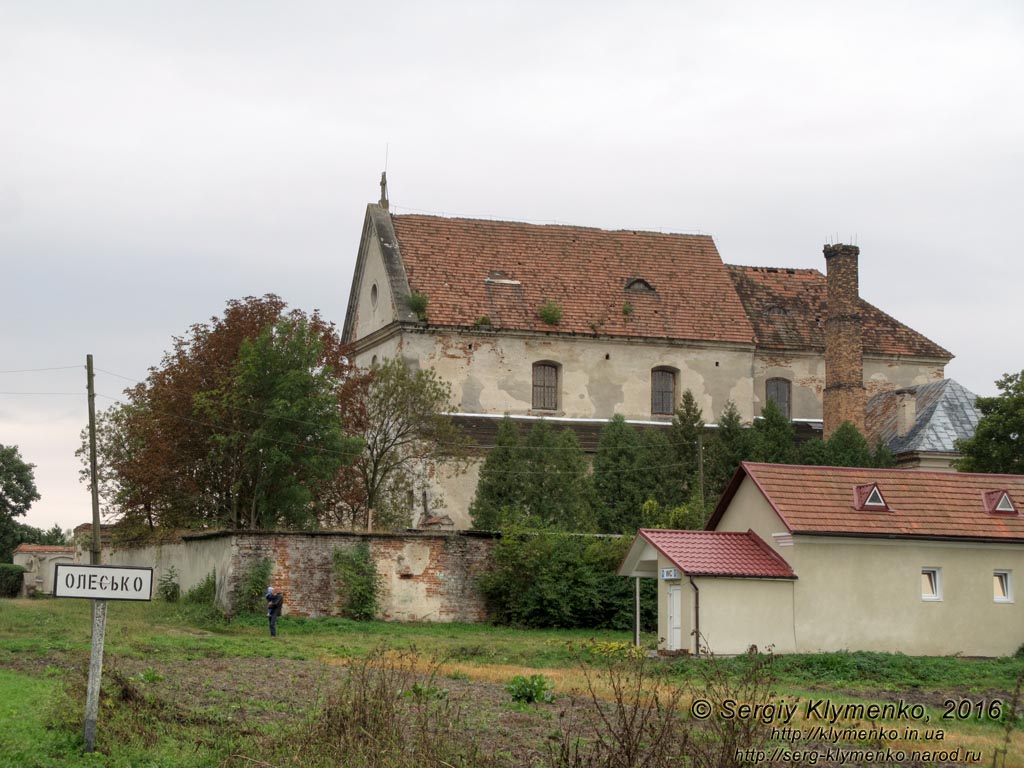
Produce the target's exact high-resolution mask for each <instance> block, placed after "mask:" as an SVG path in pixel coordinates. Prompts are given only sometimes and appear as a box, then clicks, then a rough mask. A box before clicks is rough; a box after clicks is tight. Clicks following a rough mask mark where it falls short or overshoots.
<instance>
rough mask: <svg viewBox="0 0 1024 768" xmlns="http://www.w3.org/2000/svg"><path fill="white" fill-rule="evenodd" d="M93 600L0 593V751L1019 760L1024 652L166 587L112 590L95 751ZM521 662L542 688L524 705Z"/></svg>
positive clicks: (389, 760) (237, 759)
mask: <svg viewBox="0 0 1024 768" xmlns="http://www.w3.org/2000/svg"><path fill="white" fill-rule="evenodd" d="M90 607H91V606H90V603H89V602H88V601H77V600H31V601H18V600H15V601H11V600H3V601H0V715H2V717H0V720H2V723H3V725H2V726H0V766H8V765H9V766H18V768H34V767H35V766H39V767H40V768H48V767H49V766H79V765H81V766H111V767H114V766H117V767H120V766H126V767H127V766H133V767H134V766H138V767H139V768H150V767H151V766H153V767H155V766H160V767H161V768H164V767H169V768H174V767H176V766H211V767H213V766H216V767H218V768H220V767H221V766H223V767H224V768H227V767H229V766H243V765H244V766H250V767H251V766H285V765H288V766H292V765H302V766H319V765H323V766H328V765H331V766H335V765H345V766H368V767H369V766H374V767H379V768H397V767H398V766H405V765H410V766H411V765H437V766H444V765H449V766H482V767H484V768H487V767H488V766H518V765H532V766H538V768H562V767H563V766H564V767H565V768H588V767H589V766H594V767H595V768H596V766H603V765H640V764H642V763H641V760H647V763H646V764H647V765H650V766H654V767H656V766H661V765H665V766H668V765H673V766H687V765H690V766H694V768H703V767H704V766H712V765H745V764H751V765H752V764H755V763H758V762H760V764H778V765H782V764H787V765H807V764H817V765H840V764H846V765H855V764H858V763H857V762H854V761H851V759H848V758H849V757H850V755H849V754H841V753H839V752H838V751H837V750H839V749H854V750H866V751H872V750H878V749H884V748H888V749H889V750H894V751H895V752H898V751H899V750H903V751H904V753H905V755H904V756H903V758H902V759H899V760H895V759H894V760H889V761H885V760H879V759H874V758H872V764H874V765H901V766H915V765H947V764H975V765H983V766H991V765H993V764H995V765H1005V766H1024V738H1022V734H1021V733H1020V732H1019V731H1018V730H1017V728H1015V727H1013V725H1014V724H1013V723H1012V721H1011V722H1007V713H1009V712H1010V711H1011V709H1012V706H1011V701H1012V700H1013V699H1014V696H1015V689H1016V688H1017V687H1018V681H1019V680H1020V678H1021V676H1022V675H1024V660H1022V659H1017V658H1012V659H965V658H920V657H907V656H901V655H889V654H872V653H834V654H817V655H792V656H783V657H776V658H770V657H764V656H761V657H756V658H753V657H752V658H737V659H715V660H701V661H697V660H693V659H671V660H650V659H644V660H640V661H637V660H631V658H630V653H629V640H630V637H629V635H628V633H622V632H618V633H616V632H568V631H527V630H515V629H509V628H500V627H492V626H487V625H436V624H421V625H411V624H387V623H382V622H365V623H363V622H352V621H346V620H341V619H325V620H316V621H313V620H303V619H293V618H289V617H285V618H284V619H282V620H281V623H280V636H279V637H278V638H276V639H271V638H270V637H268V636H267V629H266V621H265V619H264V618H263V617H258V616H257V617H252V618H247V619H240V620H236V621H234V622H231V623H225V622H223V621H222V620H220V619H219V618H218V617H216V616H215V615H214V614H211V613H210V612H209V611H208V610H205V609H203V608H201V607H196V606H188V605H185V604H167V603H163V602H159V601H157V602H153V603H127V602H111V603H109V604H108V619H107V637H106V643H105V667H104V680H103V682H104V685H103V693H102V696H101V708H100V718H99V724H98V733H97V747H98V750H97V752H96V753H94V754H92V755H83V754H82V735H81V731H82V718H83V715H84V706H85V681H86V674H87V670H88V653H89V647H90V631H91V619H90ZM651 640H652V641H653V638H652V639H651ZM517 677H519V678H521V680H519V681H518V683H517V685H518V687H513V689H512V690H514V691H515V692H516V693H517V694H520V698H528V696H525V695H524V691H525V692H526V693H529V692H530V688H531V687H530V686H529V685H527V684H528V683H530V682H532V683H534V686H533V689H534V690H533V692H534V693H537V694H538V696H539V699H540V700H539V701H537V702H532V703H531V702H526V701H516V700H515V699H514V697H513V694H512V693H510V692H509V690H508V687H509V686H510V683H512V682H513V680H514V679H515V678H517ZM655 697H656V700H655ZM547 699H551V700H550V701H547ZM698 702H704V703H706V704H707V705H708V706H710V708H711V709H710V713H711V716H710V717H709V718H708V719H707V720H704V721H700V720H698V718H697V717H693V716H692V714H691V713H693V712H696V713H697V714H698V715H700V714H702V713H701V712H700V710H699V709H695V707H698ZM993 702H1000V704H993ZM870 703H876V704H878V705H886V704H888V705H891V706H890V708H889V709H887V710H881V709H880V710H879V711H878V712H874V711H872V710H865V709H857V707H860V705H867V704H870ZM743 704H748V705H750V706H751V711H750V712H747V711H745V710H742V709H741V706H742V705H743ZM755 704H760V705H761V707H760V708H759V709H757V710H753V705H755ZM845 705H853V707H854V708H852V709H844V710H843V711H842V713H841V714H839V715H835V716H833V714H832V713H833V711H834V710H830V709H829V708H828V707H829V706H832V707H838V708H842V707H844V706H845ZM787 711H791V713H792V714H791V716H790V717H789V718H786V719H785V720H784V719H783V716H784V714H785V713H786V712H787ZM676 715H678V716H676ZM785 728H789V729H790V730H789V731H788V732H787V731H786V730H785ZM819 728H820V729H821V730H815V729H819ZM829 728H834V729H835V730H832V731H829V730H828V729H829ZM773 729H775V731H774V733H773ZM857 731H860V732H857ZM797 732H799V733H797ZM940 735H941V736H942V738H941V740H940V738H939V736H940ZM758 750H763V751H764V753H765V754H764V755H761V754H759V753H758ZM953 750H959V753H956V754H954V755H953V757H955V758H959V759H956V760H950V759H946V760H945V761H943V759H942V756H941V755H938V756H936V755H931V754H929V753H931V752H951V751H953ZM967 750H970V751H971V753H972V754H971V755H969V756H968V755H967V754H966V751H967ZM1004 750H1005V751H1006V754H1005V759H1004V756H1003V754H1002V753H1003V751H1004ZM798 752H803V753H804V754H802V755H797V754H794V753H798ZM915 752H919V753H922V754H920V755H915V754H914V753H915ZM726 753H728V754H726ZM723 755H725V756H724V757H723ZM737 755H739V756H737ZM853 757H857V755H853ZM964 757H970V758H971V760H969V761H965V760H964V759H963V758H964ZM762 758H763V759H762ZM772 758H774V761H775V762H774V763H772V762H771V761H772ZM630 761H632V762H630ZM812 761H813V762H812ZM994 761H995V762H994Z"/></svg>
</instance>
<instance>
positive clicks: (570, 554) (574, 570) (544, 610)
mask: <svg viewBox="0 0 1024 768" xmlns="http://www.w3.org/2000/svg"><path fill="white" fill-rule="evenodd" d="M629 545H630V539H629V538H627V537H604V536H601V537H598V536H585V535H577V534H569V533H553V532H527V531H522V530H520V531H516V530H513V529H506V530H505V532H504V535H503V536H502V538H501V541H499V542H498V544H497V546H496V547H495V549H494V557H493V567H492V568H491V570H490V571H489V572H488V573H486V574H484V575H483V576H482V577H481V578H480V588H481V591H482V592H483V594H484V598H485V599H486V601H487V605H488V609H489V611H490V614H491V618H492V619H493V620H494V621H496V622H498V623H499V624H512V625H517V626H524V627H535V628H542V627H562V628H566V629H573V628H579V629H630V628H632V626H633V580H632V579H626V578H623V577H622V576H619V575H618V574H617V573H616V570H617V569H618V567H619V564H620V563H621V562H622V558H623V557H624V556H625V553H626V550H627V549H628V548H629ZM640 617H641V626H642V627H643V628H645V629H653V628H654V627H656V626H657V583H656V582H655V581H654V580H653V579H644V580H643V581H642V582H641V611H640Z"/></svg>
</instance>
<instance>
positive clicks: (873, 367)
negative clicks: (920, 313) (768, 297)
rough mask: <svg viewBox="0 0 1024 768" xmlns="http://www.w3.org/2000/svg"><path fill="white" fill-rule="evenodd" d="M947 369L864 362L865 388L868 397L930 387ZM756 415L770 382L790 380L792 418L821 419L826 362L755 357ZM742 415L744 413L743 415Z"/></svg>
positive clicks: (815, 358)
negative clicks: (889, 391) (890, 391)
mask: <svg viewBox="0 0 1024 768" xmlns="http://www.w3.org/2000/svg"><path fill="white" fill-rule="evenodd" d="M944 371H945V366H943V365H938V364H935V363H927V362H916V361H908V360H893V359H882V358H872V357H865V358H864V387H865V389H866V390H867V396H868V397H871V396H872V395H875V394H877V393H879V392H883V391H888V390H892V389H900V388H902V387H909V386H912V385H914V384H927V383H929V382H932V381H937V380H938V379H941V378H942V377H943V375H944ZM753 376H754V381H753V391H754V394H755V402H754V409H753V410H754V413H755V414H756V415H760V414H761V409H762V408H763V407H764V398H765V387H766V383H767V381H768V379H773V378H782V379H787V380H788V381H790V382H791V384H792V414H791V416H792V418H794V419H820V418H821V416H822V394H823V393H824V391H825V358H824V357H823V356H821V355H816V354H810V353H806V354H768V353H765V352H758V353H757V354H756V355H755V356H754V368H753ZM741 412H742V411H741Z"/></svg>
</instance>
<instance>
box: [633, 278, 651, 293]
mask: <svg viewBox="0 0 1024 768" xmlns="http://www.w3.org/2000/svg"><path fill="white" fill-rule="evenodd" d="M626 290H627V291H633V292H634V293H655V290H654V286H652V285H651V284H650V283H648V282H647V281H646V280H644V279H642V278H639V277H635V278H633V279H632V280H630V281H629V282H627V283H626Z"/></svg>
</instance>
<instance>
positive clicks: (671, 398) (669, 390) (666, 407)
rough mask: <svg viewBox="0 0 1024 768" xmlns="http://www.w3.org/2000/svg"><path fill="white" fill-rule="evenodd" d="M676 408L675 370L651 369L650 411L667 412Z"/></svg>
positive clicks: (671, 411) (669, 412) (655, 412)
mask: <svg viewBox="0 0 1024 768" xmlns="http://www.w3.org/2000/svg"><path fill="white" fill-rule="evenodd" d="M675 410H676V372H675V371H673V370H672V369H671V368H655V369H654V370H652V371H651V413H652V414H669V415H671V414H672V413H674V412H675Z"/></svg>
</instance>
